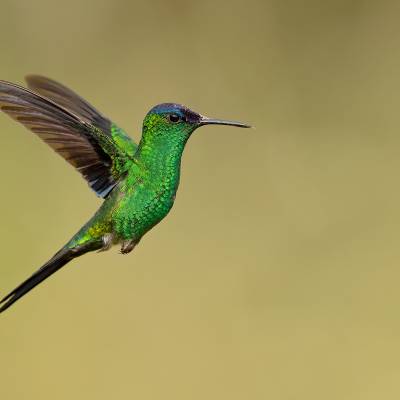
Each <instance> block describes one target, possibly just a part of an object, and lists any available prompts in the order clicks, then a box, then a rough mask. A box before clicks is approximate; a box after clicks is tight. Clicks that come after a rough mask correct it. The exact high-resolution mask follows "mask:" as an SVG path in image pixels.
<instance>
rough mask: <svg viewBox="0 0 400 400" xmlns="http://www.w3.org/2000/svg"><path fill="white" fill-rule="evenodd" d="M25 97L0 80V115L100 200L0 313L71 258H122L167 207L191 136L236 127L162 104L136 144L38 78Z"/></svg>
mask: <svg viewBox="0 0 400 400" xmlns="http://www.w3.org/2000/svg"><path fill="white" fill-rule="evenodd" d="M27 82H28V85H29V87H30V88H31V89H32V90H33V91H29V90H28V89H25V88H22V87H20V86H18V85H14V84H12V83H9V82H2V81H0V108H1V109H2V110H3V111H4V112H5V113H7V114H8V115H10V116H11V117H12V118H14V119H16V120H17V121H18V122H21V123H22V124H24V125H25V126H26V127H27V128H29V129H30V130H31V131H32V132H34V133H36V134H37V135H38V136H39V137H40V138H41V139H42V140H44V141H45V142H46V143H48V144H49V145H50V146H51V147H52V148H53V149H54V150H55V151H56V152H57V153H59V154H60V155H61V156H62V157H64V158H65V159H66V160H67V161H68V162H69V163H70V164H72V165H73V166H74V167H75V168H76V169H77V170H78V171H79V172H80V173H81V174H82V176H83V177H84V178H85V179H86V180H87V181H88V184H89V186H90V187H91V188H92V189H93V190H94V191H95V192H96V193H97V195H99V196H100V197H103V198H104V199H105V200H104V202H103V204H102V206H101V207H100V209H99V210H98V211H97V212H96V213H95V215H94V216H93V217H92V218H91V219H90V220H89V221H88V222H87V223H86V224H85V225H84V226H83V227H82V229H81V230H80V231H79V232H78V233H77V234H76V235H74V237H73V238H72V239H71V240H70V241H69V242H68V243H67V244H66V245H65V246H64V247H63V248H62V249H61V250H60V251H59V252H57V253H56V254H55V255H54V257H53V258H52V259H50V260H49V261H48V262H47V263H46V264H45V265H44V266H43V267H42V268H41V269H39V270H38V271H37V272H35V273H34V274H33V275H32V276H31V277H30V278H28V279H27V280H26V281H24V282H23V283H22V284H21V285H20V286H18V287H17V288H16V289H14V290H13V291H12V292H11V293H10V294H8V295H7V296H6V297H5V298H4V299H3V300H2V301H0V303H2V302H3V303H4V304H3V306H2V307H0V312H1V311H4V310H5V309H7V308H8V307H9V306H10V305H11V304H13V303H14V302H15V301H16V300H18V299H19V298H20V297H22V296H23V295H24V294H25V293H27V292H28V291H29V290H31V289H32V288H33V287H35V286H36V285H37V284H39V283H40V282H41V281H43V280H44V279H46V278H47V277H48V276H50V275H51V274H53V273H54V272H55V271H57V270H58V269H59V268H61V267H62V266H63V265H65V264H66V263H68V262H69V261H71V260H72V259H73V258H75V257H78V256H80V255H82V254H85V253H86V252H88V251H93V250H106V249H108V248H109V247H110V246H111V245H114V244H120V245H121V252H122V253H129V252H130V251H131V250H132V249H133V248H134V247H135V246H136V244H137V243H139V241H140V239H141V238H142V236H143V235H144V234H145V233H146V232H147V231H149V230H150V229H151V228H152V227H153V226H154V225H156V224H157V223H158V222H160V221H161V220H162V219H163V218H164V217H165V216H166V215H167V214H168V212H169V211H170V209H171V207H172V206H173V204H174V200H175V195H176V191H177V189H178V185H179V177H180V167H181V157H182V152H183V150H184V147H185V144H186V142H187V140H188V139H189V137H190V135H191V134H192V133H193V131H194V130H195V129H196V128H198V127H200V126H202V125H206V124H224V125H233V126H239V127H248V125H245V124H241V123H239V122H232V121H223V120H214V119H210V118H207V117H204V116H202V115H200V114H198V113H196V112H194V111H192V110H190V109H188V108H187V107H185V106H182V105H179V104H174V103H165V104H160V105H158V106H156V107H154V108H153V109H152V110H150V112H149V113H148V114H147V116H146V117H145V119H144V121H143V133H142V138H141V141H140V143H139V145H136V144H135V143H134V142H133V141H132V140H131V139H130V138H129V136H128V135H127V134H126V133H125V132H124V131H123V130H122V129H121V128H119V127H118V126H117V125H115V124H114V123H112V122H111V121H110V120H109V119H108V118H106V117H104V116H103V115H102V114H100V113H99V112H98V111H97V110H96V109H95V108H94V107H92V106H91V105H90V104H89V103H87V102H86V101H85V100H83V99H82V98H81V97H80V96H78V95H77V94H76V93H74V92H73V91H71V90H70V89H68V88H66V87H65V86H63V85H61V84H59V83H58V82H55V81H52V80H50V79H47V78H44V77H40V76H29V77H28V78H27Z"/></svg>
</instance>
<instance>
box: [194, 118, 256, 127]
mask: <svg viewBox="0 0 400 400" xmlns="http://www.w3.org/2000/svg"><path fill="white" fill-rule="evenodd" d="M200 125H201V126H202V125H230V126H238V127H239V128H251V126H250V125H248V124H243V123H242V122H237V121H226V120H224V119H214V118H208V117H205V116H202V117H201V120H200Z"/></svg>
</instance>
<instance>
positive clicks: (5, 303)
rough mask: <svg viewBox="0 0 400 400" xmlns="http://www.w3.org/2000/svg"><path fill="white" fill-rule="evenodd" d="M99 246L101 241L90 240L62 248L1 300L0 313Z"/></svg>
mask: <svg viewBox="0 0 400 400" xmlns="http://www.w3.org/2000/svg"><path fill="white" fill-rule="evenodd" d="M99 248H101V242H88V243H86V244H84V245H81V246H78V247H74V248H68V247H64V248H62V249H61V250H60V251H59V252H58V253H56V254H55V255H54V256H53V257H52V258H51V259H50V260H49V261H47V262H46V264H44V265H43V266H42V267H41V268H39V269H38V270H37V271H36V272H35V273H34V274H33V275H32V276H30V277H29V278H28V279H27V280H25V281H24V282H22V283H21V284H20V285H19V286H17V287H16V288H15V289H14V290H13V291H12V292H10V293H9V294H8V295H7V296H5V297H4V298H3V299H1V300H0V304H2V306H1V307H0V313H2V312H3V311H5V310H7V308H8V307H10V306H11V305H12V304H14V303H15V302H16V301H17V300H18V299H20V298H21V297H22V296H24V295H25V294H27V293H28V292H29V291H30V290H32V289H33V288H34V287H35V286H37V285H38V284H39V283H40V282H43V281H44V280H45V279H46V278H48V277H49V276H50V275H52V274H54V272H56V271H58V270H59V269H60V268H62V267H63V266H64V265H65V264H67V263H69V262H70V261H71V260H73V259H74V258H76V257H79V256H81V255H82V254H85V253H87V252H88V251H92V250H98V249H99Z"/></svg>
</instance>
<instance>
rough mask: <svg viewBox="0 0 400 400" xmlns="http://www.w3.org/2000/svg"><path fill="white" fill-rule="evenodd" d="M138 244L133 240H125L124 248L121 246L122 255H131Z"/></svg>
mask: <svg viewBox="0 0 400 400" xmlns="http://www.w3.org/2000/svg"><path fill="white" fill-rule="evenodd" d="M137 244H138V242H137V241H135V240H133V239H131V240H124V241H123V242H122V246H121V254H128V253H130V252H131V251H132V250H133V249H134V248H135V246H136V245H137Z"/></svg>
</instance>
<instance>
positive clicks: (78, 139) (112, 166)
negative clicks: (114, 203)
mask: <svg viewBox="0 0 400 400" xmlns="http://www.w3.org/2000/svg"><path fill="white" fill-rule="evenodd" d="M89 107H90V106H89ZM0 109H1V110H2V111H4V112H5V113H6V114H8V115H9V116H10V117H12V118H14V119H15V120H16V121H18V122H20V123H22V124H23V125H25V126H26V127H27V128H28V129H30V130H31V131H32V132H34V133H35V134H37V135H38V136H39V137H40V138H41V139H42V140H43V141H44V142H46V143H47V144H48V145H49V146H50V147H52V148H53V150H55V151H56V152H57V153H58V154H60V155H61V156H62V157H63V158H64V159H65V160H67V161H68V162H69V163H70V164H71V165H73V166H74V167H75V168H76V169H77V170H78V171H79V172H80V173H81V174H82V176H83V177H84V178H85V179H86V180H87V181H88V183H89V186H90V187H91V188H92V189H93V190H94V191H95V192H96V193H97V195H98V196H100V197H103V198H105V197H106V196H107V195H108V193H109V192H110V191H111V190H112V188H113V187H114V186H115V185H116V183H117V182H118V180H119V178H121V177H122V176H123V174H124V173H125V171H126V170H127V167H128V165H130V163H131V162H132V156H131V152H130V151H129V150H126V148H125V147H124V146H122V145H121V143H120V142H121V141H120V140H118V138H114V136H113V134H112V131H111V132H110V131H105V130H104V129H105V127H104V126H101V124H98V125H95V123H94V122H93V123H92V122H90V121H89V120H88V119H87V118H84V117H83V116H78V115H76V114H75V113H73V111H69V110H68V109H66V108H64V107H63V106H61V105H58V104H56V103H55V102H53V101H52V100H50V99H47V98H45V97H42V96H40V95H38V94H36V93H34V92H31V91H30V90H28V89H25V88H23V87H21V86H18V85H15V84H13V83H9V82H5V81H0ZM87 112H89V108H87Z"/></svg>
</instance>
